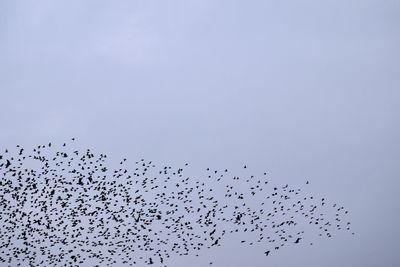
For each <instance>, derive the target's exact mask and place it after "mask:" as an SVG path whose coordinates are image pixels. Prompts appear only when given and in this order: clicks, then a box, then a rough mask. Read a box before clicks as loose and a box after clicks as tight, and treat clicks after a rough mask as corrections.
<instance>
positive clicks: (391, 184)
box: [0, 0, 400, 267]
mask: <svg viewBox="0 0 400 267" xmlns="http://www.w3.org/2000/svg"><path fill="white" fill-rule="evenodd" d="M399 29H400V1H391V0H387V1H382V0H375V1H371V0H354V1H351V0H346V1H344V0H343V1H333V0H326V1H321V0H315V1H309V0H306V1H232V0H230V1H228V0H226V1H222V0H221V1H218V0H214V1H211V0H196V1H192V0H185V1H183V0H182V1H152V0H146V1H99V0H96V1H71V0H68V1H50V0H49V1H33V0H32V1H15V0H12V1H11V0H10V1H7V0H5V1H0V107H1V112H0V122H1V124H0V147H2V148H5V147H7V146H14V145H16V144H24V145H35V144H40V143H43V142H48V141H54V142H63V141H64V140H65V139H67V138H70V137H72V136H74V137H76V138H77V139H78V141H79V143H80V144H82V146H84V147H90V148H93V149H95V150H96V151H99V152H106V153H108V154H109V155H111V156H113V157H116V158H119V157H122V156H124V157H129V158H132V159H138V158H141V157H145V158H146V159H150V160H154V161H155V162H159V163H161V165H162V164H164V163H171V164H182V163H184V162H190V163H191V164H192V165H196V166H199V168H202V167H203V166H214V167H219V168H225V167H232V166H242V164H244V163H245V164H247V165H248V166H249V167H251V168H252V169H254V170H268V172H269V174H270V175H271V177H273V179H275V181H279V182H281V183H282V184H286V183H300V182H302V181H304V180H305V179H308V180H310V182H311V183H312V189H313V190H314V192H317V193H318V194H321V195H323V196H326V197H328V198H329V199H332V200H334V201H338V202H340V203H342V204H343V205H344V206H346V207H347V208H348V209H349V210H350V211H351V213H352V216H351V220H352V223H353V227H354V229H355V231H356V233H357V234H356V235H355V236H350V235H345V234H343V235H338V236H336V237H335V238H332V239H329V240H321V241H320V242H319V243H318V244H316V245H315V246H298V247H290V248H286V249H284V250H282V251H280V252H279V253H275V254H274V255H272V256H271V257H264V256H263V255H262V253H261V255H260V253H259V252H260V251H253V250H251V249H250V248H248V247H247V248H244V247H242V246H240V244H238V245H237V246H236V247H235V246H233V245H232V246H230V247H229V248H223V247H222V248H218V249H216V250H212V251H207V252H205V253H204V254H203V256H202V258H201V259H191V258H190V257H188V258H186V259H184V258H177V259H173V262H174V265H171V266H176V267H180V266H188V264H189V262H190V266H205V263H208V259H207V253H209V254H210V257H213V259H216V260H215V265H214V266H220V267H225V266H232V267H241V266H245V265H246V266H254V267H258V266H260V267H261V266H327V267H329V266H332V267H337V266H342V267H346V266H349V267H350V266H352V267H353V266H364V267H369V266H386V267H390V266H399V265H400V255H399V253H398V252H399V251H398V250H399V242H400V241H399V238H400V230H399V227H398V226H399V225H400V215H399V204H400V201H399V199H398V196H399V195H400V182H399V179H400V170H399V166H400V138H399V136H400V49H399V47H400V30H399ZM396 136H397V137H396Z"/></svg>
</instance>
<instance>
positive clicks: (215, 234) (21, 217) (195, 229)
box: [0, 139, 350, 266]
mask: <svg viewBox="0 0 400 267" xmlns="http://www.w3.org/2000/svg"><path fill="white" fill-rule="evenodd" d="M72 140H74V139H72ZM128 162H129V161H127V160H126V159H122V160H121V161H120V162H116V163H115V164H112V163H109V160H108V159H107V155H105V154H98V155H96V154H94V153H93V152H92V151H91V150H89V149H87V150H86V149H85V150H83V151H82V150H76V149H73V148H70V145H69V144H68V145H67V144H65V143H64V144H60V145H59V146H58V147H57V146H55V145H53V144H52V143H48V144H46V145H39V146H36V147H35V148H33V149H32V150H30V151H29V152H28V151H26V150H24V148H22V147H21V146H19V145H18V146H17V147H16V149H13V151H8V150H5V151H4V152H2V153H0V265H1V266H89V265H90V266H132V265H135V264H140V265H143V264H149V265H151V264H158V265H161V266H167V264H168V259H169V258H170V257H171V256H172V255H189V254H191V255H197V256H198V255H199V253H200V251H201V250H203V249H205V248H212V247H214V246H221V244H223V241H224V237H226V236H229V235H231V234H236V233H237V234H238V236H239V237H241V238H242V239H241V240H240V242H241V243H246V244H248V245H259V246H263V248H265V255H266V256H268V255H269V254H270V253H273V252H275V251H277V250H279V249H281V248H282V247H283V246H285V245H288V244H297V243H305V241H304V240H306V236H305V233H306V232H305V229H306V226H307V227H310V226H311V227H313V229H314V230H313V232H314V233H315V232H317V233H318V234H319V235H320V236H326V237H331V236H332V234H333V232H334V231H337V230H347V231H349V230H350V222H348V221H347V220H344V218H343V217H345V216H346V214H347V213H348V211H347V210H345V209H344V207H341V206H339V205H337V204H328V202H327V201H326V200H325V199H324V198H318V199H317V198H316V197H313V196H305V195H304V193H303V191H302V190H301V189H295V188H291V187H290V186H289V185H284V186H273V185H270V184H269V181H268V179H267V173H261V175H259V176H254V175H251V174H249V173H248V168H247V166H243V167H241V168H240V172H241V175H233V174H232V175H231V174H230V171H228V170H227V169H222V170H212V169H211V168H207V169H206V170H204V175H201V176H200V177H197V178H191V177H189V176H188V175H186V174H185V170H184V169H186V168H187V166H188V164H187V163H186V164H185V166H184V167H183V168H172V167H171V166H162V167H156V165H155V164H154V163H153V162H151V161H146V160H144V159H141V160H139V161H137V162H135V164H134V162H132V166H131V168H129V167H127V166H128V164H129V163H128ZM111 166H114V168H112V167H111ZM197 176H199V174H198V173H197ZM304 184H308V182H305V183H304ZM315 230H317V231H315ZM240 233H241V234H240ZM307 244H311V245H312V243H310V242H308V243H307Z"/></svg>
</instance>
